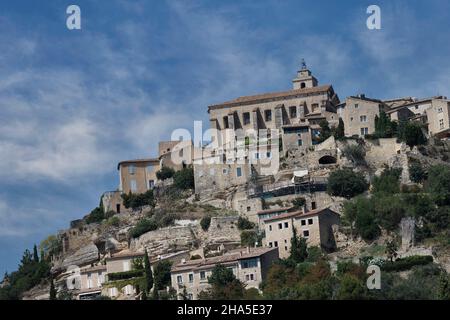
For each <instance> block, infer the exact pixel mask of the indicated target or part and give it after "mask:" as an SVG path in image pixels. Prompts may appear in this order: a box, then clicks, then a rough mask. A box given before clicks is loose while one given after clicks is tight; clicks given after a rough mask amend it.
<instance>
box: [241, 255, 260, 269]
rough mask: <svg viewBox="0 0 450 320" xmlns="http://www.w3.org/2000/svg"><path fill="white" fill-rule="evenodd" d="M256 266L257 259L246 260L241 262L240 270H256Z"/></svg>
mask: <svg viewBox="0 0 450 320" xmlns="http://www.w3.org/2000/svg"><path fill="white" fill-rule="evenodd" d="M257 266H258V259H256V258H254V259H246V260H242V261H241V268H242V269H247V268H256V267H257Z"/></svg>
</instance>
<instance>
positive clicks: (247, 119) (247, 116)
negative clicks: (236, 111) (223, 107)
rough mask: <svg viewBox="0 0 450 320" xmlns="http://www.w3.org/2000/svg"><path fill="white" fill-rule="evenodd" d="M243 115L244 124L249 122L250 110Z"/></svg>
mask: <svg viewBox="0 0 450 320" xmlns="http://www.w3.org/2000/svg"><path fill="white" fill-rule="evenodd" d="M243 117H244V125H246V124H249V123H250V112H244V114H243Z"/></svg>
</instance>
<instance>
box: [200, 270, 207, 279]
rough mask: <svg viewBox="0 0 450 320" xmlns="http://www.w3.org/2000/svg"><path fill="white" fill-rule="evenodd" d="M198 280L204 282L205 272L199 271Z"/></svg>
mask: <svg viewBox="0 0 450 320" xmlns="http://www.w3.org/2000/svg"><path fill="white" fill-rule="evenodd" d="M200 280H206V272H205V271H200Z"/></svg>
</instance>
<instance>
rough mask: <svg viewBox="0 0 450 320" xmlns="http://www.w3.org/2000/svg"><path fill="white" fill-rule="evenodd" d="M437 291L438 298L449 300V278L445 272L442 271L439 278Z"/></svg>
mask: <svg viewBox="0 0 450 320" xmlns="http://www.w3.org/2000/svg"><path fill="white" fill-rule="evenodd" d="M438 290H439V292H438V296H439V299H440V300H450V280H449V278H448V275H447V274H446V273H443V274H442V275H441V276H440V278H439V289H438Z"/></svg>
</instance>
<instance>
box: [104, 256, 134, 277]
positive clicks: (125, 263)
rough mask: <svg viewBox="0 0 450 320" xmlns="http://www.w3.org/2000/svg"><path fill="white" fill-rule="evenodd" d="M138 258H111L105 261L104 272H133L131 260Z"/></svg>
mask: <svg viewBox="0 0 450 320" xmlns="http://www.w3.org/2000/svg"><path fill="white" fill-rule="evenodd" d="M137 258H139V257H123V258H112V259H107V260H106V272H107V273H108V274H111V273H116V272H126V271H131V270H133V260H135V259H137Z"/></svg>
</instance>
